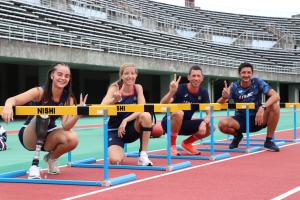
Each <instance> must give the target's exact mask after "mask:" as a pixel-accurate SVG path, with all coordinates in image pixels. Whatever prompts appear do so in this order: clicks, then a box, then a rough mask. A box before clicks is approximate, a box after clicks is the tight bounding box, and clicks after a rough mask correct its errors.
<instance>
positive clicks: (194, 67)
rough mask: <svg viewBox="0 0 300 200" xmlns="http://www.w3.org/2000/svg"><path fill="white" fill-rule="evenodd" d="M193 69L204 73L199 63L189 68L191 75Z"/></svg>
mask: <svg viewBox="0 0 300 200" xmlns="http://www.w3.org/2000/svg"><path fill="white" fill-rule="evenodd" d="M192 70H200V71H201V74H202V75H203V72H202V68H201V67H200V66H199V65H193V66H191V68H190V70H189V75H190V74H191V72H192Z"/></svg>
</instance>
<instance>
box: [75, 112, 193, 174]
mask: <svg viewBox="0 0 300 200" xmlns="http://www.w3.org/2000/svg"><path fill="white" fill-rule="evenodd" d="M170 121H171V119H170V108H169V107H167V127H168V132H171V122H170ZM105 130H106V133H105V132H104V137H105V139H104V141H106V140H107V138H108V129H104V131H105ZM170 142H171V136H170V134H168V145H167V151H168V156H166V157H167V166H134V165H107V167H108V168H110V169H131V170H154V171H175V170H179V169H183V168H186V167H190V166H191V165H192V163H191V162H189V161H185V162H181V163H177V164H172V162H171V149H170ZM104 156H105V155H104ZM138 156H139V153H138V152H137V153H127V157H138ZM148 156H149V157H150V158H152V157H151V154H150V155H148ZM107 157H108V156H105V157H104V165H103V164H97V163H96V159H93V158H91V159H87V160H82V161H76V162H72V163H71V166H72V167H82V168H103V167H104V166H105V162H106V161H105V160H107ZM87 161H88V162H87Z"/></svg>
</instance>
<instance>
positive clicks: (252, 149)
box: [199, 103, 284, 153]
mask: <svg viewBox="0 0 300 200" xmlns="http://www.w3.org/2000/svg"><path fill="white" fill-rule="evenodd" d="M251 106H253V105H250V104H249V103H248V104H241V107H240V109H246V139H245V140H246V143H241V144H239V145H240V146H245V147H246V148H245V149H240V148H236V149H222V148H217V149H215V151H217V152H238V153H252V152H256V151H261V150H262V146H263V144H250V131H249V130H250V123H249V107H251ZM203 144H210V141H204V142H203ZM215 144H216V145H229V144H230V143H229V142H215ZM276 144H277V145H278V146H282V145H283V144H284V142H277V143H276ZM199 150H200V151H207V148H199Z"/></svg>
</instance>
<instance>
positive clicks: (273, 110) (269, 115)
mask: <svg viewBox="0 0 300 200" xmlns="http://www.w3.org/2000/svg"><path fill="white" fill-rule="evenodd" d="M279 117H280V107H279V105H278V104H277V103H275V104H273V105H272V106H270V107H269V108H267V110H266V111H265V113H264V121H265V124H267V127H268V128H267V137H272V136H273V135H274V132H275V130H276V127H277V124H278V121H279Z"/></svg>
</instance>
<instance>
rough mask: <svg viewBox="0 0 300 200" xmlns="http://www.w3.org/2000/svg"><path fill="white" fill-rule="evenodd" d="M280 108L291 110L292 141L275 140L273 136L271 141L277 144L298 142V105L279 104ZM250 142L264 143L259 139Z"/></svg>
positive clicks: (299, 140) (299, 105) (299, 106)
mask: <svg viewBox="0 0 300 200" xmlns="http://www.w3.org/2000/svg"><path fill="white" fill-rule="evenodd" d="M280 107H281V108H293V139H276V138H275V134H274V135H273V141H274V142H276V143H278V142H281V143H282V142H300V138H298V137H297V108H300V103H281V104H280ZM250 140H251V141H264V139H260V138H251V139H250Z"/></svg>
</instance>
